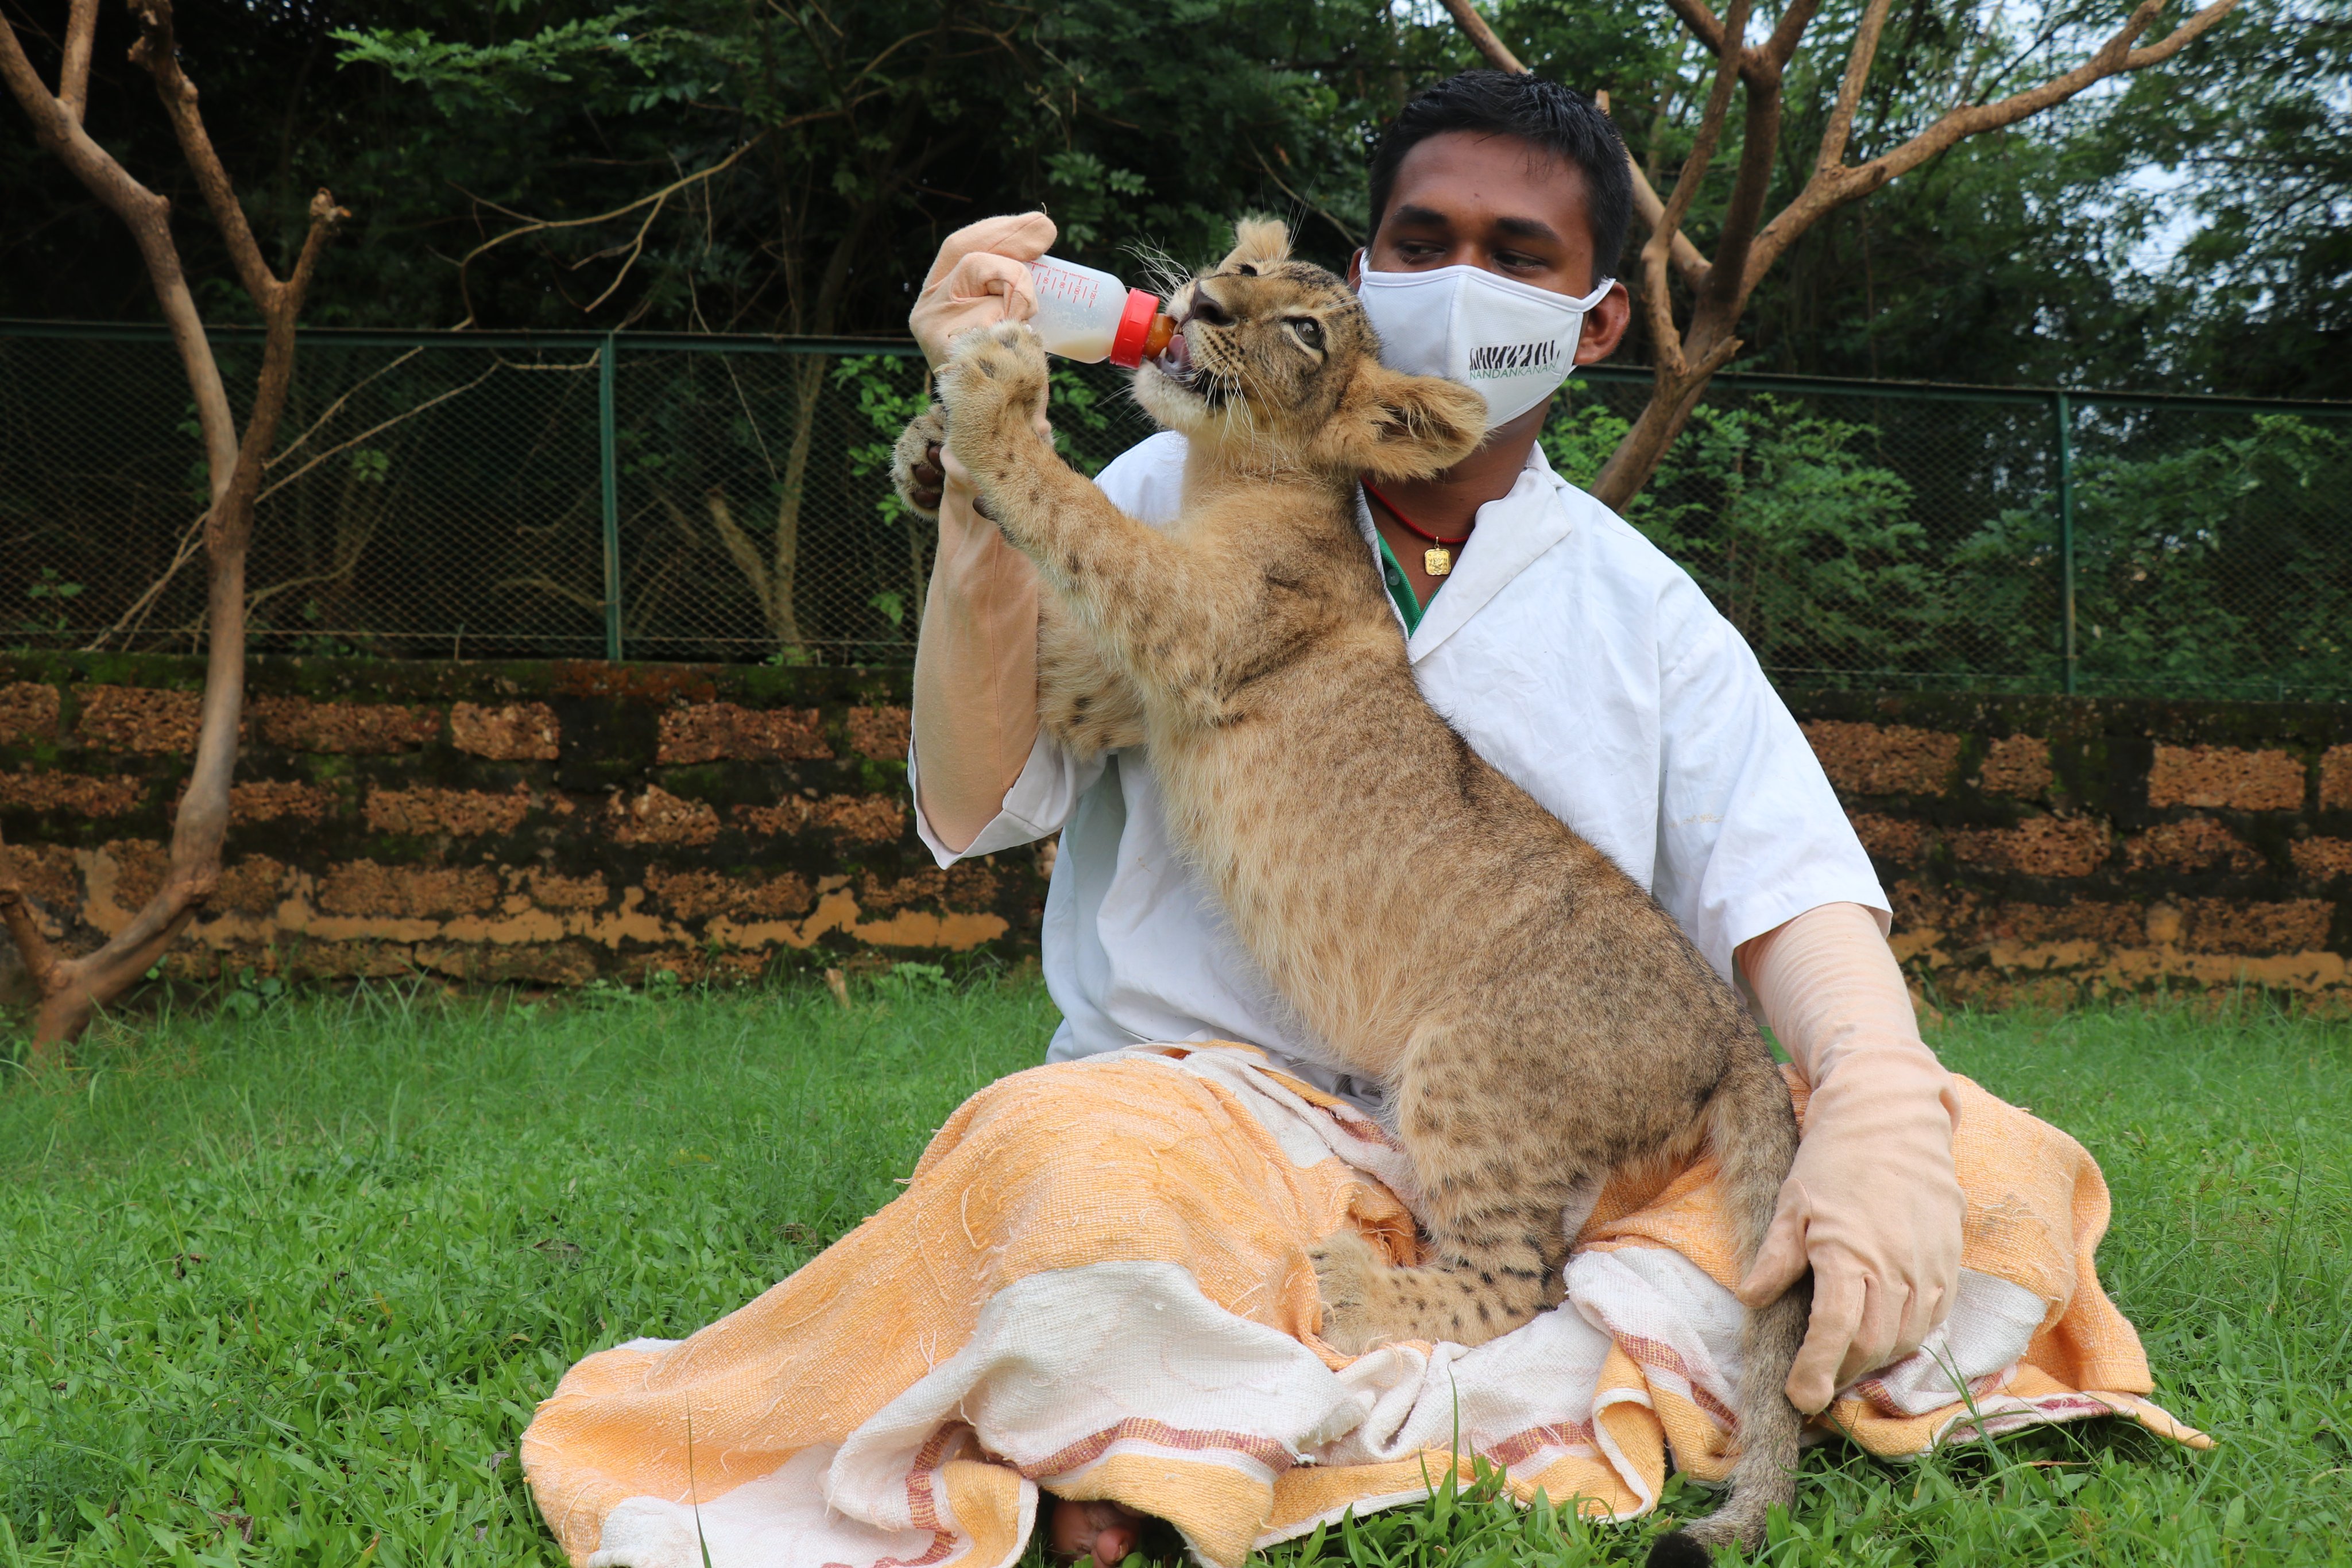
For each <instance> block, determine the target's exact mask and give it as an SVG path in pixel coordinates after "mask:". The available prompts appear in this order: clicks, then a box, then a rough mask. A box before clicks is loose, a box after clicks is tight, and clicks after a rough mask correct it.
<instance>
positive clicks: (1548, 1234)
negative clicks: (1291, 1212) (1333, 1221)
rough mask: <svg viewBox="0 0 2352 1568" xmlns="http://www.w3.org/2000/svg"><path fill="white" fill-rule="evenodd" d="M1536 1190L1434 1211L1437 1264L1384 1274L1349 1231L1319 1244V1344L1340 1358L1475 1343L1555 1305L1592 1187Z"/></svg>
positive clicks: (1374, 1255)
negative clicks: (1574, 1229) (1572, 1232)
mask: <svg viewBox="0 0 2352 1568" xmlns="http://www.w3.org/2000/svg"><path fill="white" fill-rule="evenodd" d="M1541 1185H1542V1187H1543V1190H1540V1191H1538V1192H1536V1193H1527V1192H1512V1191H1507V1190H1500V1189H1498V1190H1496V1191H1493V1192H1490V1193H1486V1194H1480V1195H1475V1196H1474V1197H1469V1198H1468V1200H1467V1201H1457V1202H1455V1203H1454V1204H1452V1205H1448V1206H1444V1207H1446V1208H1448V1209H1450V1210H1451V1212H1449V1213H1437V1214H1433V1215H1432V1216H1431V1228H1432V1229H1433V1232H1434V1236H1433V1239H1434V1241H1435V1243H1436V1251H1437V1258H1436V1259H1435V1260H1433V1262H1430V1263H1426V1264H1423V1265H1422V1266H1421V1267H1419V1268H1413V1269H1399V1268H1394V1267H1392V1266H1391V1265H1390V1264H1389V1263H1387V1262H1386V1261H1384V1260H1382V1259H1381V1255H1380V1254H1379V1253H1378V1252H1376V1251H1375V1250H1373V1249H1372V1247H1371V1246H1370V1243H1368V1242H1366V1241H1365V1240H1364V1239H1363V1238H1361V1237H1360V1236H1358V1235H1357V1234H1356V1233H1355V1232H1353V1231H1341V1232H1339V1234H1338V1235H1335V1236H1332V1237H1330V1238H1328V1239H1326V1240H1325V1242H1324V1243H1323V1245H1322V1246H1320V1247H1318V1248H1317V1249H1315V1251H1314V1253H1313V1258H1314V1262H1315V1280H1316V1284H1317V1286H1318V1288H1319V1289H1320V1291H1321V1292H1322V1296H1323V1339H1324V1341H1325V1343H1328V1344H1329V1345H1330V1346H1331V1348H1332V1349H1334V1350H1337V1351H1339V1352H1341V1353H1342V1354H1359V1353H1360V1352H1363V1351H1367V1350H1370V1349H1372V1348H1374V1347H1375V1346H1378V1345H1382V1344H1387V1343H1391V1341H1395V1340H1407V1339H1420V1340H1431V1341H1436V1340H1451V1341H1452V1342H1453V1343H1455V1344H1484V1343H1486V1342H1487V1341H1488V1340H1490V1339H1494V1338H1496V1336H1498V1335H1501V1334H1506V1333H1510V1332H1511V1331H1512V1330H1513V1329H1515V1328H1517V1327H1518V1326H1519V1325H1520V1324H1522V1323H1524V1322H1528V1321H1530V1320H1531V1319H1533V1318H1534V1317H1535V1316H1536V1315H1537V1314H1538V1312H1542V1311H1543V1310H1544V1309H1545V1308H1547V1307H1549V1306H1551V1305H1553V1304H1554V1303H1556V1302H1557V1301H1559V1299H1560V1296H1561V1294H1562V1290H1563V1287H1562V1283H1561V1277H1560V1265H1561V1264H1562V1263H1563V1262H1565V1261H1566V1260H1567V1258H1568V1233H1569V1228H1570V1225H1571V1224H1573V1225H1577V1226H1580V1225H1581V1224H1582V1221H1583V1217H1584V1215H1585V1213H1586V1212H1588V1211H1589V1210H1590V1209H1591V1203H1592V1195H1593V1194H1594V1193H1595V1192H1597V1191H1598V1186H1597V1184H1590V1183H1588V1184H1583V1185H1581V1186H1579V1187H1578V1188H1576V1189H1575V1190H1573V1191H1569V1192H1565V1193H1563V1192H1562V1191H1560V1190H1559V1189H1558V1188H1557V1187H1554V1186H1550V1185H1549V1184H1541Z"/></svg>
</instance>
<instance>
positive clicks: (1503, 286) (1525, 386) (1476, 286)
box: [1356, 265, 1616, 426]
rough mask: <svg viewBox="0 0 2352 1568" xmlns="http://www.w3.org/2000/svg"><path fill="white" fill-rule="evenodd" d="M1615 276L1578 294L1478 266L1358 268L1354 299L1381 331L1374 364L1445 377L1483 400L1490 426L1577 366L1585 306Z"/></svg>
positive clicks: (1538, 398) (1546, 392)
mask: <svg viewBox="0 0 2352 1568" xmlns="http://www.w3.org/2000/svg"><path fill="white" fill-rule="evenodd" d="M1615 282H1616V280H1615V279H1614V278H1608V277H1604V278H1602V279H1601V287H1598V288H1596V289H1594V290H1593V291H1592V292H1591V293H1590V294H1588V295H1586V296H1585V297H1584V298H1581V299H1579V298H1575V297H1574V296H1572V295H1567V294H1554V293H1553V292H1552V291H1551V290H1550V289H1549V288H1538V287H1536V286H1535V285H1534V284H1532V283H1521V282H1519V281H1517V279H1515V278H1509V277H1498V276H1496V274H1494V273H1491V272H1489V271H1487V270H1486V268H1485V267H1471V266H1467V265H1464V266H1459V267H1432V268H1431V269H1430V270H1429V271H1427V272H1374V271H1373V270H1371V268H1370V267H1366V268H1364V269H1363V271H1362V273H1361V275H1360V281H1359V282H1358V284H1357V287H1356V298H1358V300H1360V302H1361V303H1362V305H1363V307H1364V314H1365V315H1367V316H1369V317H1370V318H1371V321H1372V330H1373V331H1375V332H1378V333H1379V334H1380V335H1381V363H1382V364H1384V365H1386V366H1388V368H1389V369H1391V370H1392V371H1404V372H1405V373H1406V374H1408V375H1416V376H1444V378H1445V379H1446V380H1447V381H1450V382H1462V383H1463V384H1464V385H1465V386H1468V387H1470V388H1472V389H1474V390H1475V391H1476V392H1480V393H1482V394H1483V395H1484V396H1485V397H1486V419H1487V423H1489V425H1490V426H1491V425H1496V424H1500V423H1503V422H1504V421H1506V420H1510V419H1517V417H1518V416H1519V415H1521V414H1523V413H1527V412H1528V410H1529V409H1531V408H1533V407H1535V405H1536V404H1538V403H1539V402H1543V400H1544V399H1546V398H1548V397H1549V396H1551V394H1552V392H1553V391H1554V389H1556V388H1557V387H1558V386H1559V383H1560V382H1564V381H1566V380H1567V379H1568V372H1569V371H1571V370H1573V369H1575V367H1576V340H1577V339H1578V338H1579V337H1580V336H1581V335H1582V332H1583V329H1584V313H1585V312H1586V311H1588V310H1590V309H1591V308H1593V307H1594V306H1596V305H1598V304H1600V303H1601V300H1602V299H1604V298H1607V297H1608V294H1609V290H1610V288H1611V287H1612V286H1613V285H1614V284H1615Z"/></svg>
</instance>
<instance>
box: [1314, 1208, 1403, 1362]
mask: <svg viewBox="0 0 2352 1568" xmlns="http://www.w3.org/2000/svg"><path fill="white" fill-rule="evenodd" d="M1307 1258H1308V1259H1309V1260H1311V1261H1312V1262H1313V1263H1314V1265H1315V1288H1316V1290H1317V1291H1318V1292H1319V1293H1320V1294H1321V1296H1322V1298H1323V1343H1326V1344H1328V1345H1329V1346H1330V1347H1331V1348H1332V1349H1333V1350H1336V1351H1338V1352H1339V1354H1342V1355H1360V1354H1363V1353H1364V1352H1366V1351H1368V1350H1371V1349H1374V1348H1375V1347H1377V1346H1379V1345H1382V1344H1385V1343H1388V1341H1389V1338H1390V1336H1389V1335H1388V1334H1386V1333H1382V1332H1381V1329H1380V1328H1379V1327H1378V1326H1377V1325H1376V1324H1375V1323H1373V1322H1371V1321H1370V1318H1371V1316H1372V1312H1371V1308H1372V1303H1373V1301H1374V1299H1375V1297H1376V1296H1377V1295H1378V1294H1379V1293H1380V1280H1381V1276H1382V1275H1383V1274H1386V1273H1387V1272H1388V1269H1389V1265H1388V1260H1386V1259H1384V1258H1382V1257H1381V1254H1380V1252H1379V1251H1378V1249H1375V1248H1374V1247H1373V1246H1372V1244H1371V1243H1370V1242H1369V1241H1367V1240H1365V1239H1363V1238H1362V1237H1360V1236H1359V1235H1357V1234H1356V1233H1355V1232H1354V1231H1352V1230H1340V1231H1335V1232H1333V1233H1332V1234H1331V1235H1329V1236H1327V1237H1325V1238H1324V1239H1323V1245H1321V1246H1320V1247H1318V1248H1316V1249H1313V1250H1312V1251H1310V1252H1309V1253H1307Z"/></svg>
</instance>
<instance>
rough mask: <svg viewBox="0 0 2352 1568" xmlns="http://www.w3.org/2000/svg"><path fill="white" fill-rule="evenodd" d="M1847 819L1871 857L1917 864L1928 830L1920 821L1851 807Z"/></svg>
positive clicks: (1905, 863) (1878, 859)
mask: <svg viewBox="0 0 2352 1568" xmlns="http://www.w3.org/2000/svg"><path fill="white" fill-rule="evenodd" d="M1846 820H1847V821H1851V822H1852V823H1853V836H1854V837H1855V838H1857V839H1860V840H1861V841H1862V847H1863V848H1864V850H1865V851H1866V852H1868V853H1869V855H1870V858H1871V859H1873V860H1877V861H1885V862H1886V863H1887V864H1889V865H1914V864H1916V863H1917V862H1918V860H1919V853H1920V851H1921V850H1922V849H1923V848H1925V847H1926V844H1927V828H1926V826H1925V825H1924V824H1922V823H1919V822H1912V821H1905V820H1904V819H1903V818H1901V817H1883V816H1880V815H1879V814H1878V813H1876V812H1874V811H1850V812H1848V813H1847V814H1846Z"/></svg>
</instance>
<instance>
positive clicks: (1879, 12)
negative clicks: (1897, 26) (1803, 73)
mask: <svg viewBox="0 0 2352 1568" xmlns="http://www.w3.org/2000/svg"><path fill="white" fill-rule="evenodd" d="M1886 8H1887V0H1870V4H1869V5H1866V6H1864V8H1863V13H1862V22H1861V25H1860V26H1856V27H1855V28H1854V32H1853V47H1852V48H1851V49H1849V50H1848V51H1847V52H1846V57H1845V76H1844V78H1843V79H1841V80H1840V81H1839V83H1838V90H1837V99H1836V100H1835V101H1834V102H1832V104H1831V105H1830V118H1829V123H1828V124H1827V125H1826V126H1824V127H1823V128H1822V151H1821V156H1820V157H1819V158H1817V159H1815V160H1814V167H1815V168H1819V169H1835V168H1837V167H1838V166H1839V165H1841V164H1843V162H1845V146H1846V142H1847V141H1848V140H1849V139H1850V138H1851V137H1852V136H1853V114H1854V110H1856V109H1858V108H1860V107H1861V105H1862V89H1863V86H1864V83H1865V82H1867V81H1868V80H1869V79H1870V67H1871V63H1872V61H1874V60H1875V59H1876V58H1877V57H1878V37H1879V35H1880V33H1882V32H1883V31H1885V26H1886Z"/></svg>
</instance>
